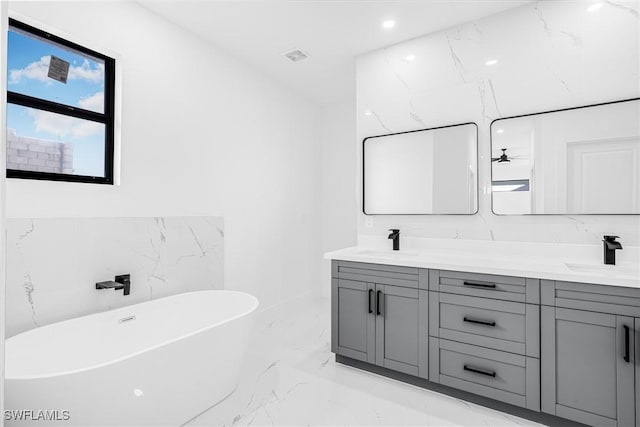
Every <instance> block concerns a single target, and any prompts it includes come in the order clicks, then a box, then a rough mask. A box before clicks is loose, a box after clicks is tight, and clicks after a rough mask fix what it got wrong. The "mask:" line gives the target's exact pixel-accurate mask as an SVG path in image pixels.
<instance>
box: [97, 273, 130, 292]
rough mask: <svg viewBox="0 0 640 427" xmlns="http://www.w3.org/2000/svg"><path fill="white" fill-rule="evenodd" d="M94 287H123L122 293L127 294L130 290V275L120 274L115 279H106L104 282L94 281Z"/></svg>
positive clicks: (114, 288) (115, 288)
mask: <svg viewBox="0 0 640 427" xmlns="http://www.w3.org/2000/svg"><path fill="white" fill-rule="evenodd" d="M96 289H113V290H116V291H118V290H120V289H124V294H125V295H129V292H130V290H131V275H130V274H121V275H120V276H116V277H115V281H113V280H108V281H106V282H98V283H96Z"/></svg>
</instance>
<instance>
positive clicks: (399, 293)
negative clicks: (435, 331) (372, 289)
mask: <svg viewBox="0 0 640 427" xmlns="http://www.w3.org/2000/svg"><path fill="white" fill-rule="evenodd" d="M418 295H419V291H418V290H417V289H409V288H402V287H398V286H390V285H380V284H376V307H375V311H376V314H377V316H376V364H377V365H379V366H384V367H385V368H389V369H393V370H396V371H400V372H404V373H406V374H410V375H416V376H417V375H418V374H419V355H418V352H419V350H418V348H419V345H418V343H419V336H418V322H419V317H420V316H419V304H418V300H419V298H418Z"/></svg>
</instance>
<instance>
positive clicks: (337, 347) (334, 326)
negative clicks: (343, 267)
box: [331, 279, 376, 363]
mask: <svg viewBox="0 0 640 427" xmlns="http://www.w3.org/2000/svg"><path fill="white" fill-rule="evenodd" d="M374 291H375V285H374V284H372V283H365V282H357V281H354V280H344V279H332V295H331V298H332V319H331V335H332V342H331V347H332V351H333V352H334V353H336V354H340V355H342V356H346V357H351V358H353V359H358V360H362V361H364V362H369V363H375V327H376V323H375V313H374V311H373V309H374V307H373V306H374Z"/></svg>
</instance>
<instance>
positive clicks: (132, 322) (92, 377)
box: [5, 291, 258, 427]
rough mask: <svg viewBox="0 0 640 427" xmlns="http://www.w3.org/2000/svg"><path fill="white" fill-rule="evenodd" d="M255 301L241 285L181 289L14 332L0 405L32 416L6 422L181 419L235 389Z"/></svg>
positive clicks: (171, 422)
mask: <svg viewBox="0 0 640 427" xmlns="http://www.w3.org/2000/svg"><path fill="white" fill-rule="evenodd" d="M257 307H258V300H257V299H256V298H255V297H253V296H252V295H249V294H245V293H242V292H233V291H198V292H189V293H184V294H179V295H174V296H170V297H166V298H161V299H157V300H153V301H149V302H144V303H141V304H136V305H132V306H129V307H124V308H119V309H116V310H111V311H107V312H103V313H98V314H93V315H89V316H84V317H79V318H76V319H71V320H66V321H64V322H59V323H55V324H51V325H48V326H44V327H40V328H36V329H32V330H30V331H27V332H24V333H21V334H18V335H16V336H13V337H11V338H9V339H7V341H6V349H5V350H6V365H5V366H6V382H5V391H6V393H5V395H6V402H5V403H6V405H5V409H6V410H9V411H12V410H13V411H16V410H26V411H29V410H31V411H33V413H31V414H29V413H26V415H24V414H23V416H25V417H27V421H9V422H8V425H16V426H23V425H40V426H42V425H65V426H66V425H81V426H87V427H88V426H140V425H148V426H151V425H152V426H169V425H170V426H177V425H180V424H183V423H185V422H186V421H188V420H189V419H191V418H193V417H194V416H196V415H198V414H199V413H200V412H202V411H204V410H205V409H207V408H209V407H211V406H213V405H215V404H216V403H218V402H220V401H221V400H223V399H224V398H225V397H226V396H228V395H229V394H231V393H232V392H233V391H234V390H235V387H236V386H237V384H238V379H239V374H240V368H241V363H242V359H243V355H244V353H245V351H246V346H247V343H248V337H249V330H250V327H251V317H252V316H251V313H252V312H253V311H255V309H256V308H257ZM38 411H58V412H57V413H55V412H49V414H46V413H44V414H43V413H39V412H38ZM64 411H68V413H67V415H68V416H66V415H65V412H64ZM14 414H15V413H14ZM38 416H45V417H57V418H58V419H62V421H51V422H43V421H42V418H41V419H40V420H36V418H37V417H38ZM67 417H68V418H69V419H68V420H66V421H65V420H64V418H67ZM5 418H6V414H5ZM28 418H32V419H34V421H31V422H30V421H28ZM53 419H55V418H53Z"/></svg>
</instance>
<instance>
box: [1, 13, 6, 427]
mask: <svg viewBox="0 0 640 427" xmlns="http://www.w3.org/2000/svg"><path fill="white" fill-rule="evenodd" d="M6 17H7V3H6V2H2V1H0V64H6V63H7V61H6V58H7V51H6V46H7V45H6V43H7V18H6ZM6 84H7V70H6V67H2V66H0V88H5V87H7V86H6ZM6 102H7V100H6V91H5V90H0V135H6V131H7V130H6V124H5V118H6V117H7V116H6ZM5 140H6V138H4V137H3V136H0V171H3V170H4V169H5V162H6V156H5V149H6V146H5ZM5 182H6V179H5V176H4V174H0V415H1V417H0V427H2V426H3V425H4V316H5V304H4V301H5V271H6V270H5V258H4V253H5V251H4V249H5V243H4V240H5V193H6V192H5Z"/></svg>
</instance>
